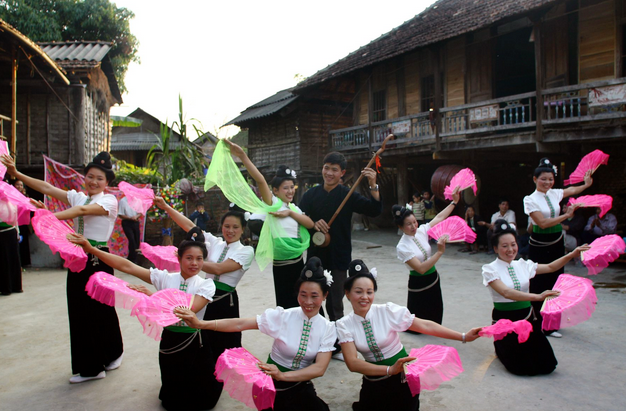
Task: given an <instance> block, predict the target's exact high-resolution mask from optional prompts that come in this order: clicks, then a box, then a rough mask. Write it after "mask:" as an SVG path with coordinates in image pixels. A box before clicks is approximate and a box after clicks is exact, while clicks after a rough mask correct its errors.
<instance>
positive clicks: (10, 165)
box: [0, 154, 69, 204]
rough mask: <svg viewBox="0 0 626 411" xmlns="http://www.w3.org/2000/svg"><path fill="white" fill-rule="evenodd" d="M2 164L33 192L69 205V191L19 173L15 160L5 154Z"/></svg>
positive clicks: (1, 158) (0, 158)
mask: <svg viewBox="0 0 626 411" xmlns="http://www.w3.org/2000/svg"><path fill="white" fill-rule="evenodd" d="M0 162H1V163H2V164H4V165H5V166H6V168H7V173H9V174H10V175H11V176H13V177H15V178H17V179H19V180H20V181H22V182H23V183H24V184H26V185H27V186H29V187H30V188H32V189H33V190H36V191H39V192H40V193H42V194H45V195H48V196H50V197H52V198H56V199H57V200H59V201H61V202H63V203H65V204H69V201H67V191H65V190H61V189H60V188H57V187H55V186H53V185H52V184H50V183H46V182H45V181H43V180H39V179H37V178H33V177H29V176H27V175H26V174H22V173H20V172H19V171H17V168H16V167H15V162H14V161H13V158H12V157H11V156H9V155H6V154H3V155H2V156H0Z"/></svg>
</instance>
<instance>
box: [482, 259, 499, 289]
mask: <svg viewBox="0 0 626 411" xmlns="http://www.w3.org/2000/svg"><path fill="white" fill-rule="evenodd" d="M499 279H500V276H499V275H498V272H497V271H496V269H495V268H494V267H493V266H492V265H491V264H485V265H483V285H484V286H485V287H487V286H489V283H490V282H492V281H496V280H499Z"/></svg>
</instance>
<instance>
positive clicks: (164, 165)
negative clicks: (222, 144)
mask: <svg viewBox="0 0 626 411" xmlns="http://www.w3.org/2000/svg"><path fill="white" fill-rule="evenodd" d="M196 123H197V124H196ZM189 125H192V127H193V128H194V130H195V131H196V133H197V135H198V136H201V135H202V134H204V133H203V132H202V130H201V129H200V128H198V125H199V122H198V121H197V120H195V119H191V120H189V121H187V120H186V118H185V114H184V111H183V99H182V98H181V97H180V96H179V97H178V120H177V121H174V122H173V123H172V125H171V127H170V126H168V124H167V121H166V122H165V124H161V129H160V133H159V135H157V136H156V137H157V143H156V144H155V145H154V146H152V148H150V151H149V152H148V157H147V162H148V167H149V168H150V169H152V171H153V174H154V175H155V176H159V177H160V178H161V179H162V181H163V182H164V184H165V185H171V184H172V183H173V182H174V181H178V180H180V179H182V178H187V179H189V180H191V181H192V182H195V181H198V180H200V181H202V179H203V177H204V172H203V168H204V167H208V162H207V159H206V157H205V156H204V153H203V152H202V149H201V148H200V146H198V145H196V144H194V143H192V142H191V141H189V136H188V134H187V129H188V127H189ZM173 131H176V132H177V133H178V134H179V135H180V137H181V138H180V145H179V146H178V147H176V148H174V149H172V135H173V134H172V133H173Z"/></svg>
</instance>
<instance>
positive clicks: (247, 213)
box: [243, 211, 252, 221]
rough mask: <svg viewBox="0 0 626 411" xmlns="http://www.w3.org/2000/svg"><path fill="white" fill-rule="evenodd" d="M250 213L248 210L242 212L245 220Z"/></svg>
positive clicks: (248, 217)
mask: <svg viewBox="0 0 626 411" xmlns="http://www.w3.org/2000/svg"><path fill="white" fill-rule="evenodd" d="M251 215H252V214H250V212H249V211H246V212H245V213H243V218H244V219H245V220H246V221H248V220H249V219H250V216H251Z"/></svg>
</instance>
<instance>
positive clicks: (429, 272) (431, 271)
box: [409, 265, 437, 276]
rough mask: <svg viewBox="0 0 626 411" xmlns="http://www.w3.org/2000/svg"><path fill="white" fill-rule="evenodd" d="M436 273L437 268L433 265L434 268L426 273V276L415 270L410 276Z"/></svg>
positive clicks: (410, 272)
mask: <svg viewBox="0 0 626 411" xmlns="http://www.w3.org/2000/svg"><path fill="white" fill-rule="evenodd" d="M435 271H437V267H435V266H434V265H433V268H431V269H430V270H428V271H426V272H425V273H424V274H421V273H418V272H417V271H415V270H411V271H409V275H415V276H421V275H428V274H432V273H434V272H435Z"/></svg>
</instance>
